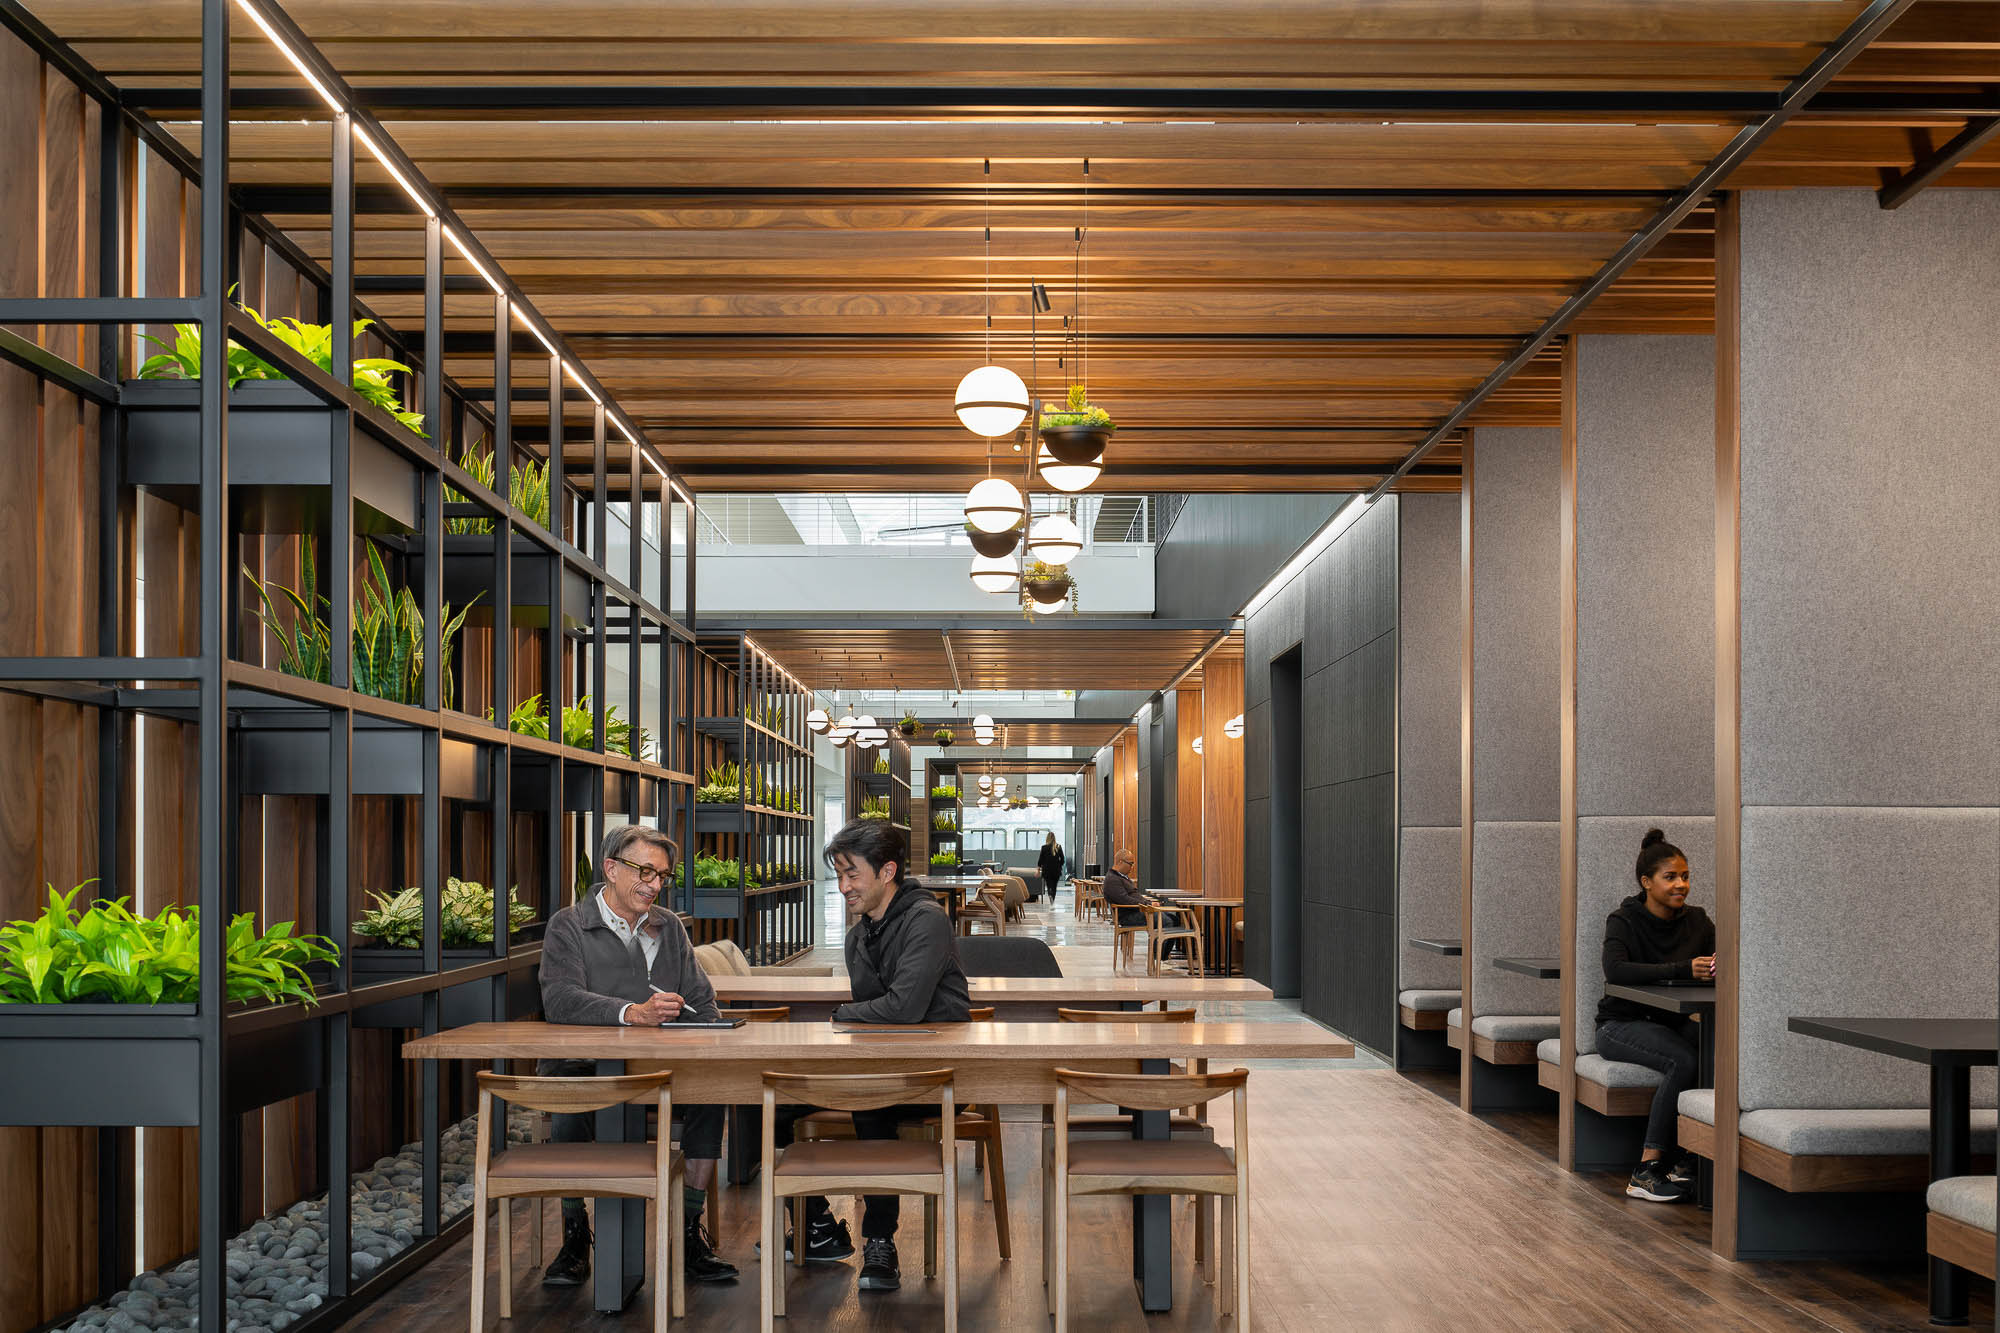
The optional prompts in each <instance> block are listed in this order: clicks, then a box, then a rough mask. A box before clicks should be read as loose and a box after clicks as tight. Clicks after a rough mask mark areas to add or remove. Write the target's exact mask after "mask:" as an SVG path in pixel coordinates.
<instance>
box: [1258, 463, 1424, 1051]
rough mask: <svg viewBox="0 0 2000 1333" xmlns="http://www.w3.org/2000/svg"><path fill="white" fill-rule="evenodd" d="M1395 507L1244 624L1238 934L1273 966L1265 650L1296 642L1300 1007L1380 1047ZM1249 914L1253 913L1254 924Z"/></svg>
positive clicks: (1389, 991) (1389, 936) (1392, 877)
mask: <svg viewBox="0 0 2000 1333" xmlns="http://www.w3.org/2000/svg"><path fill="white" fill-rule="evenodd" d="M1397 517H1398V510H1397V502H1396V501H1395V500H1394V499H1389V500H1384V501H1382V502H1380V503H1378V504H1376V505H1374V506H1373V507H1372V508H1371V509H1369V510H1367V511H1366V512H1365V513H1364V514H1363V516H1362V517H1361V518H1360V519H1358V520H1357V521H1356V522H1355V523H1354V524H1353V525H1352V526H1351V527H1349V528H1348V529H1347V530H1346V531H1345V532H1343V533H1342V534H1341V535H1340V537H1339V538H1338V539H1337V540H1336V541H1335V542H1334V543H1333V544H1332V545H1331V546H1329V547H1328V548H1327V549H1326V550H1324V551H1322V552H1320V553H1319V555H1318V556H1316V557H1315V558H1314V559H1313V561H1312V563H1311V564H1309V565H1308V566H1307V567H1306V568H1305V569H1303V570H1301V571H1300V572H1299V574H1298V575H1297V576H1296V577H1294V578H1293V579H1292V580H1291V582H1290V583H1288V584H1287V585H1286V586H1285V587H1284V588H1283V589H1282V590H1280V591H1279V592H1278V593H1277V594H1276V595H1275V596H1273V597H1272V598H1271V599H1270V600H1269V601H1268V602H1266V603H1265V604H1264V605H1263V606H1262V607H1260V608H1258V610H1257V612H1256V613H1255V614H1254V615H1252V616H1251V617H1250V619H1249V622H1248V624H1247V626H1246V631H1245V654H1246V662H1245V670H1244V705H1245V719H1244V720H1245V726H1246V731H1245V741H1246V747H1245V750H1244V764H1245V771H1244V819H1245V828H1244V833H1245V837H1244V868H1243V870H1244V874H1243V878H1244V896H1245V903H1244V919H1245V922H1246V926H1245V930H1244V934H1245V937H1246V941H1249V938H1250V937H1252V936H1256V935H1259V934H1260V933H1261V936H1262V938H1261V939H1258V940H1256V941H1255V942H1254V943H1252V947H1251V948H1250V950H1249V952H1248V955H1247V961H1248V963H1249V965H1250V966H1251V968H1252V974H1253V975H1259V973H1258V972H1257V970H1256V969H1258V968H1260V967H1261V968H1263V969H1265V975H1268V968H1269V966H1270V950H1269V941H1270V932H1271V930H1272V929H1273V928H1274V927H1275V928H1278V929H1282V928H1284V924H1285V923H1273V922H1272V921H1271V920H1270V902H1269V895H1268V879H1269V875H1270V864H1271V815H1270V810H1271V796H1272V792H1271V752H1272V747H1271V745H1270V738H1269V735H1268V732H1269V729H1270V726H1271V707H1270V704H1271V659H1272V658H1274V657H1276V656H1278V655H1279V654H1281V653H1284V652H1285V651H1287V650H1288V649H1290V648H1291V647H1292V646H1294V645H1295V644H1297V645H1301V646H1302V661H1301V663H1300V671H1301V675H1302V676H1303V704H1304V707H1303V710H1302V716H1301V722H1302V726H1301V731H1302V738H1303V749H1304V754H1303V785H1304V788H1305V793H1304V800H1303V805H1302V816H1303V818H1302V824H1303V828H1302V830H1301V840H1302V850H1303V853H1304V858H1303V890H1304V892H1303V897H1304V903H1303V908H1302V916H1303V920H1302V922H1301V923H1300V939H1301V970H1302V1001H1303V1006H1304V1009H1305V1012H1306V1013H1308V1014H1310V1015H1311V1016H1312V1017H1314V1018H1317V1019H1320V1020H1321V1021H1322V1022H1325V1023H1328V1024H1331V1025H1332V1026H1334V1027H1336V1028H1338V1029H1339V1030H1340V1031H1342V1032H1344V1033H1346V1034H1347V1035H1349V1036H1350V1037H1352V1038H1354V1039H1355V1040H1356V1041H1359V1042H1361V1043H1363V1044H1365V1045H1367V1046H1370V1047H1373V1048H1374V1049H1376V1050H1377V1051H1386V1050H1388V1049H1389V1046H1390V1043H1391V1041H1392V1040H1393V1038H1394V1034H1395V1001H1396V988H1395V963H1396V956H1395V929H1396V662H1397V632H1396V626H1397V591H1396V589H1397ZM1259 922H1262V923H1263V924H1262V926H1261V931H1260V926H1259Z"/></svg>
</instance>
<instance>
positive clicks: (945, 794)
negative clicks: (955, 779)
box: [931, 782, 958, 801]
mask: <svg viewBox="0 0 2000 1333" xmlns="http://www.w3.org/2000/svg"><path fill="white" fill-rule="evenodd" d="M931 799H932V800H934V801H955V800H957V799H958V787H957V786H956V784H954V783H950V782H940V783H939V784H938V785H937V786H935V787H932V788H931Z"/></svg>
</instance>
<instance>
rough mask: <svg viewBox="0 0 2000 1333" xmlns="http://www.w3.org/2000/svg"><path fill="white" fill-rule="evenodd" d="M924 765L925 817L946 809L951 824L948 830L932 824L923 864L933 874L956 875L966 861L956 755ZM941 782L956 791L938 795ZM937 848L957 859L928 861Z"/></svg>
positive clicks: (942, 812) (963, 819)
mask: <svg viewBox="0 0 2000 1333" xmlns="http://www.w3.org/2000/svg"><path fill="white" fill-rule="evenodd" d="M927 767H928V768H929V775H928V780H927V781H926V782H925V784H924V791H925V793H926V796H927V801H926V805H925V817H926V818H927V819H928V818H934V817H936V816H937V815H939V814H945V813H949V814H950V815H951V817H952V823H953V827H952V830H951V831H950V832H949V833H946V832H943V831H941V830H939V829H938V828H936V827H935V826H933V827H932V828H931V829H930V832H929V834H928V836H927V838H926V845H927V846H928V848H929V849H930V850H929V854H928V855H927V856H926V858H925V862H926V864H925V868H926V869H927V870H929V871H930V872H931V873H932V874H938V875H955V874H957V873H959V868H960V866H962V865H963V864H964V862H965V853H964V851H963V848H964V846H965V841H964V839H965V809H964V799H965V789H964V787H963V786H961V785H960V777H959V762H958V760H956V759H949V758H939V759H933V760H931V761H930V763H929V764H928V766H927ZM942 786H949V787H952V788H953V789H955V790H956V791H957V792H958V795H957V796H955V797H941V796H939V795H937V789H938V788H939V787H942ZM940 852H950V853H952V854H953V855H954V856H956V857H958V860H957V861H955V862H953V863H952V864H951V865H949V866H941V865H937V864H934V863H931V862H930V861H929V856H935V855H937V854H938V853H940Z"/></svg>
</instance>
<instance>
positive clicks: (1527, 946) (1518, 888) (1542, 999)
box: [1467, 820, 1560, 1035]
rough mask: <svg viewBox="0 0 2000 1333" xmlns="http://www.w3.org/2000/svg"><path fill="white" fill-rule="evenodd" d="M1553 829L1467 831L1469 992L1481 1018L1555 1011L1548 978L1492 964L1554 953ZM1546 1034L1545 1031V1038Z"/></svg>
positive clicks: (1513, 826)
mask: <svg viewBox="0 0 2000 1333" xmlns="http://www.w3.org/2000/svg"><path fill="white" fill-rule="evenodd" d="M1556 853H1557V838H1556V825H1555V822H1554V821H1553V820H1549V821H1536V822H1532V823H1527V822H1519V821H1509V822H1505V823H1478V824H1474V825H1473V828H1472V940H1471V941H1470V942H1469V948H1470V950H1471V959H1472V966H1471V968H1470V971H1471V973H1472V992H1471V994H1470V995H1469V996H1468V997H1467V998H1468V1000H1469V1001H1470V1003H1471V1007H1472V1012H1473V1014H1474V1016H1475V1018H1476V1017H1477V1016H1478V1015H1481V1014H1554V1013H1555V1012H1556V1011H1557V1008H1558V1005H1559V1003H1560V993H1559V991H1558V989H1557V984H1556V983H1555V982H1553V981H1544V980H1541V979H1539V978H1536V977H1530V976H1524V975H1522V974H1521V973H1519V972H1508V971H1505V970H1503V969H1501V968H1497V967H1495V966H1493V959H1494V958H1495V957H1508V956H1524V957H1549V956H1552V955H1553V954H1554V953H1555V952H1556ZM1543 1035H1547V1034H1543Z"/></svg>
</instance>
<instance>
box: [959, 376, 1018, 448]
mask: <svg viewBox="0 0 2000 1333" xmlns="http://www.w3.org/2000/svg"><path fill="white" fill-rule="evenodd" d="M952 407H953V409H954V410H956V411H957V413H958V419H959V420H960V421H961V422H963V423H964V425H965V428H966V429H967V430H969V431H971V432H972V433H973V434H974V435H984V436H985V437H986V438H987V439H989V440H991V439H996V438H998V437H999V436H1002V435H1005V434H1007V433H1009V432H1010V431H1012V430H1014V429H1015V428H1016V427H1017V426H1019V425H1020V424H1021V422H1022V421H1024V420H1026V419H1027V415H1028V386H1027V385H1025V384H1023V383H1021V377H1020V376H1019V375H1016V374H1015V373H1014V372H1013V371H1011V370H1009V369H1007V367H1005V366H980V367H978V368H977V369H975V370H969V371H967V372H966V374H965V378H964V379H962V380H960V381H959V382H958V395H957V397H956V398H955V399H954V400H953V402H952Z"/></svg>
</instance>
